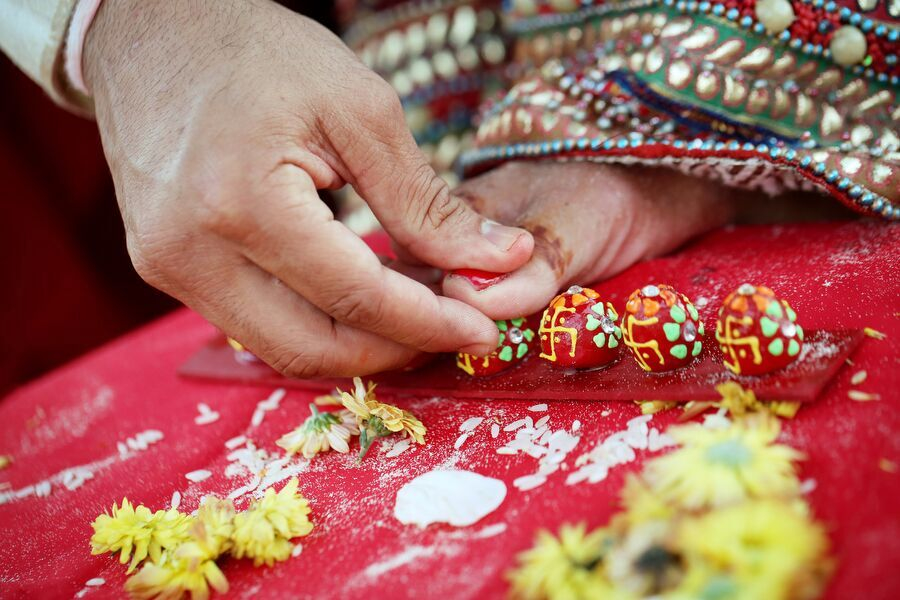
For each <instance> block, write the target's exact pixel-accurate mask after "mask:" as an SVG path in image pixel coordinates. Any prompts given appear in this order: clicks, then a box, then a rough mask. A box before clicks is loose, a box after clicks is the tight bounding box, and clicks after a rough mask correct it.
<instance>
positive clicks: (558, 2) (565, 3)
mask: <svg viewBox="0 0 900 600" xmlns="http://www.w3.org/2000/svg"><path fill="white" fill-rule="evenodd" d="M550 6H552V7H553V8H555V9H556V10H558V11H560V12H572V11H573V10H575V9H576V8H578V0H550Z"/></svg>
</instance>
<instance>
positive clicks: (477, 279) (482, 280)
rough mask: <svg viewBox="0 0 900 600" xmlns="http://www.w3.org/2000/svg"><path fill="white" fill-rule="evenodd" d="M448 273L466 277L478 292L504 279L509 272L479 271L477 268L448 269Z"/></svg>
mask: <svg viewBox="0 0 900 600" xmlns="http://www.w3.org/2000/svg"><path fill="white" fill-rule="evenodd" d="M448 275H450V276H453V277H462V278H464V279H466V280H467V281H468V282H469V283H470V284H471V285H472V287H473V288H475V289H476V290H477V291H479V292H480V291H482V290H485V289H487V288H489V287H491V286H492V285H496V284H498V283H500V282H501V281H503V280H504V279H506V277H507V276H508V275H509V273H494V272H492V271H481V270H479V269H457V270H455V271H450V272H449V273H448Z"/></svg>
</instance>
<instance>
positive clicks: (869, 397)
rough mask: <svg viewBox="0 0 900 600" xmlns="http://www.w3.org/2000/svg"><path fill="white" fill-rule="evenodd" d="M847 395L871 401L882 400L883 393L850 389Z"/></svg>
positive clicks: (851, 397) (863, 400) (861, 400)
mask: <svg viewBox="0 0 900 600" xmlns="http://www.w3.org/2000/svg"><path fill="white" fill-rule="evenodd" d="M847 396H848V397H849V398H850V399H851V400H856V401H857V402H871V401H873V400H881V394H870V393H869V392H864V391H862V390H850V391H849V392H847Z"/></svg>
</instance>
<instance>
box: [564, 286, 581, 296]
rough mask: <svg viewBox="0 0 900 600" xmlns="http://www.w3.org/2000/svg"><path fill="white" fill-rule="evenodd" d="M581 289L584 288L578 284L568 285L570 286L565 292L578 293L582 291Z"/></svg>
mask: <svg viewBox="0 0 900 600" xmlns="http://www.w3.org/2000/svg"><path fill="white" fill-rule="evenodd" d="M583 291H584V288H583V287H581V286H580V285H573V286H572V287H570V288H569V289H568V291H567V292H566V293H568V294H580V293H581V292H583Z"/></svg>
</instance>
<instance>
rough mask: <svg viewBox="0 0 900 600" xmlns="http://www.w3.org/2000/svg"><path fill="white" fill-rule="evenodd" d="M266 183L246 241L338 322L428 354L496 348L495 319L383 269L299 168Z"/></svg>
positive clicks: (258, 259)
mask: <svg viewBox="0 0 900 600" xmlns="http://www.w3.org/2000/svg"><path fill="white" fill-rule="evenodd" d="M268 183H269V185H268V186H267V192H268V193H267V194H266V197H265V199H264V201H261V202H257V203H255V204H254V205H253V206H254V208H253V209H252V211H251V213H250V215H249V218H250V219H251V220H252V221H253V223H252V225H253V227H252V230H253V231H254V232H253V233H250V234H248V235H246V236H245V237H244V239H243V240H242V241H243V245H244V251H245V252H246V254H247V256H248V258H250V259H251V260H252V261H253V262H255V263H257V264H258V265H260V266H261V267H262V268H264V269H265V270H266V271H268V272H270V273H273V274H275V275H276V276H278V277H279V278H280V279H281V280H282V281H283V282H284V283H285V284H287V285H288V286H289V287H291V288H292V289H293V290H295V291H296V292H297V293H298V294H300V295H301V296H303V297H304V298H306V299H307V300H309V301H310V302H311V303H313V304H314V305H315V306H317V307H318V308H319V309H321V310H322V311H323V312H325V313H327V314H329V315H331V316H332V317H333V318H335V319H336V320H337V321H340V322H343V323H347V324H349V325H352V326H354V327H357V328H359V329H364V330H367V331H371V332H373V333H376V334H378V335H380V336H382V337H385V338H387V339H391V340H394V341H396V342H398V343H401V344H404V345H407V346H411V347H413V348H417V349H419V350H423V351H426V352H444V351H456V350H465V351H467V352H471V353H473V354H487V353H489V352H491V351H492V350H493V349H494V348H495V347H496V345H497V336H498V332H497V328H496V325H495V324H494V322H493V321H492V320H490V319H489V318H487V317H486V316H484V315H483V314H482V313H481V312H479V311H478V310H476V309H474V308H472V307H471V306H468V305H467V304H465V303H463V302H460V301H458V300H453V299H450V298H444V297H441V296H437V295H435V294H434V293H433V292H432V291H431V290H429V289H428V288H427V287H426V286H424V285H422V284H420V283H418V282H416V281H413V280H412V279H410V278H408V277H406V276H404V275H401V274H400V273H397V272H396V271H393V270H391V269H389V268H386V267H384V266H383V265H382V264H381V263H380V261H379V260H378V258H377V257H376V256H375V254H374V253H373V252H372V251H371V250H370V249H369V247H368V246H366V244H365V243H364V242H363V241H362V240H361V239H360V238H359V237H357V236H356V235H355V234H353V233H352V232H351V231H350V230H349V229H347V228H346V227H345V226H344V225H343V224H342V223H340V222H338V221H335V220H334V218H333V216H332V215H331V212H330V211H329V210H328V209H327V207H325V206H324V204H322V202H321V201H320V200H319V197H318V194H317V192H316V189H315V186H314V184H313V182H312V179H311V178H310V177H309V175H307V173H306V172H304V171H303V170H302V169H300V168H299V167H296V166H294V165H289V164H285V165H281V166H280V167H278V168H277V169H276V170H275V171H273V172H272V173H271V174H270V175H269V180H268ZM264 193H265V192H264ZM248 231H250V230H248Z"/></svg>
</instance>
